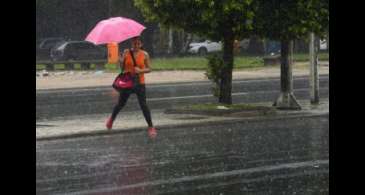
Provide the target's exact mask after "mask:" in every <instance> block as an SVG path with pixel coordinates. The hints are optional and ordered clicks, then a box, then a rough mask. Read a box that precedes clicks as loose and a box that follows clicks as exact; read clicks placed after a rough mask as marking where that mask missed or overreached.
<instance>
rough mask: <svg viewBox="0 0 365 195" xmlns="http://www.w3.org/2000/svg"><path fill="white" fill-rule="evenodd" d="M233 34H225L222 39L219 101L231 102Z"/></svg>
mask: <svg viewBox="0 0 365 195" xmlns="http://www.w3.org/2000/svg"><path fill="white" fill-rule="evenodd" d="M233 41H234V37H233V35H232V34H231V35H226V36H225V37H224V40H223V62H224V68H223V69H222V73H221V83H220V93H219V103H224V104H232V70H233Z"/></svg>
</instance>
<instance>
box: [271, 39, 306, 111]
mask: <svg viewBox="0 0 365 195" xmlns="http://www.w3.org/2000/svg"><path fill="white" fill-rule="evenodd" d="M292 58H293V41H290V40H281V67H280V69H281V77H280V81H281V82H280V83H281V93H280V96H279V98H278V99H277V100H276V102H275V103H274V106H276V107H277V108H278V109H301V107H300V105H299V104H298V102H297V100H296V99H295V97H294V94H293V77H292V63H293V59H292Z"/></svg>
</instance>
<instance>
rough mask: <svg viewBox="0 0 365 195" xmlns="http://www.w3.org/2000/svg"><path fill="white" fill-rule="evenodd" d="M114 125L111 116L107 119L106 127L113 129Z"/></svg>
mask: <svg viewBox="0 0 365 195" xmlns="http://www.w3.org/2000/svg"><path fill="white" fill-rule="evenodd" d="M112 127H113V120H112V117H109V118H108V120H107V121H106V128H107V129H108V130H110V129H112Z"/></svg>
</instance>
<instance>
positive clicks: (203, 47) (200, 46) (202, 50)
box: [188, 40, 222, 55]
mask: <svg viewBox="0 0 365 195" xmlns="http://www.w3.org/2000/svg"><path fill="white" fill-rule="evenodd" d="M221 50H222V43H221V42H212V41H210V40H205V41H202V42H196V43H190V44H189V49H188V52H189V53H192V54H200V55H205V54H207V53H211V52H217V51H221Z"/></svg>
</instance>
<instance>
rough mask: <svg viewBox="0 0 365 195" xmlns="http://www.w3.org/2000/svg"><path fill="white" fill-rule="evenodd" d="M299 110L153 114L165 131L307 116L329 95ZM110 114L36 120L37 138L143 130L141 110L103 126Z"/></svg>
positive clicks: (322, 109)
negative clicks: (225, 114) (228, 114)
mask: <svg viewBox="0 0 365 195" xmlns="http://www.w3.org/2000/svg"><path fill="white" fill-rule="evenodd" d="M299 103H300V104H301V105H302V110H297V111H281V110H277V112H276V114H272V115H265V116H259V115H258V116H250V117H245V116H239V115H236V116H234V117H232V116H231V117H221V116H205V115H194V114H165V113H164V110H152V117H153V120H154V123H155V126H156V127H157V129H158V130H160V131H164V130H167V129H168V128H169V127H173V126H179V127H188V126H191V127H193V126H194V125H203V124H206V123H210V124H214V123H222V122H235V121H252V120H254V121H255V120H275V119H280V118H289V117H307V116H317V115H326V114H328V113H329V102H328V99H321V100H320V104H319V105H317V106H313V105H311V104H310V103H309V100H304V101H299ZM255 105H263V106H271V105H272V102H265V103H259V104H255ZM108 115H109V114H96V115H87V116H75V117H69V118H58V119H53V120H50V121H37V122H36V139H37V140H45V139H57V138H67V137H79V136H90V135H110V134H113V133H121V132H127V131H146V129H147V127H146V122H145V120H144V118H143V115H142V112H123V111H122V112H121V113H120V114H119V116H118V118H117V120H116V121H115V123H114V125H113V129H112V130H107V129H106V128H105V120H106V118H107V117H108Z"/></svg>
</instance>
